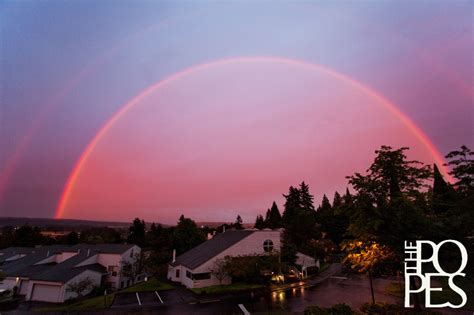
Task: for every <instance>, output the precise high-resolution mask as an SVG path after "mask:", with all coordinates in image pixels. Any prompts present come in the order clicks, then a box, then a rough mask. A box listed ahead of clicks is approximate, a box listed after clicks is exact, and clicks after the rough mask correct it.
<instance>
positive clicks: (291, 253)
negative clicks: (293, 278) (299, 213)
mask: <svg viewBox="0 0 474 315" xmlns="http://www.w3.org/2000/svg"><path fill="white" fill-rule="evenodd" d="M288 234H289V232H288V231H287V230H285V231H284V232H283V238H282V244H281V261H282V262H283V263H286V264H287V265H294V264H295V262H296V253H297V252H298V249H297V248H296V245H295V244H293V243H292V242H291V240H290V239H289V235H288Z"/></svg>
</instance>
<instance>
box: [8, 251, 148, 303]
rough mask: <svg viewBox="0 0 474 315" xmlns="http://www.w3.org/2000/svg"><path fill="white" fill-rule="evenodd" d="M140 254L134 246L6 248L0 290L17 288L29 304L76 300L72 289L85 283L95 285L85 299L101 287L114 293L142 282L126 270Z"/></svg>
mask: <svg viewBox="0 0 474 315" xmlns="http://www.w3.org/2000/svg"><path fill="white" fill-rule="evenodd" d="M140 251H141V249H140V247H138V246H136V245H133V244H99V245H88V244H79V245H75V246H63V245H52V246H43V247H37V248H30V249H27V248H7V249H4V250H1V251H0V257H4V258H5V259H3V264H2V265H0V269H1V270H2V272H3V273H4V274H5V275H6V278H5V279H4V280H3V281H2V282H0V289H10V290H13V289H14V288H15V287H16V290H17V292H18V294H20V295H24V296H25V299H26V300H32V301H45V302H53V303H62V302H64V301H66V300H68V299H70V298H75V297H76V296H77V293H76V292H73V291H71V290H69V288H70V285H71V284H73V283H77V282H79V281H81V280H84V279H89V280H90V281H91V284H92V285H91V286H90V288H88V290H87V291H85V292H81V294H82V295H84V294H87V293H89V292H90V290H92V287H94V286H100V285H102V284H105V285H107V286H108V287H109V288H110V289H112V290H114V289H117V288H123V287H126V286H129V285H131V284H133V283H135V282H136V281H137V280H139V277H137V276H138V275H132V274H130V273H126V272H124V268H126V267H129V266H131V265H132V264H134V263H135V261H136V258H137V254H138V255H139V254H140ZM15 253H16V254H15ZM2 254H3V255H2ZM1 261H2V260H1V259H0V262H1Z"/></svg>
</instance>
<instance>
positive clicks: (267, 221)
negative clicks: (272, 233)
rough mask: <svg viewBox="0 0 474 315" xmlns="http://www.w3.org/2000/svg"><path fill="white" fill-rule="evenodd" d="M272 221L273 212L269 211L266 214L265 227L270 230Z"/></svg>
mask: <svg viewBox="0 0 474 315" xmlns="http://www.w3.org/2000/svg"><path fill="white" fill-rule="evenodd" d="M270 221H271V211H270V209H267V212H266V213H265V221H264V223H265V227H266V228H269V227H270Z"/></svg>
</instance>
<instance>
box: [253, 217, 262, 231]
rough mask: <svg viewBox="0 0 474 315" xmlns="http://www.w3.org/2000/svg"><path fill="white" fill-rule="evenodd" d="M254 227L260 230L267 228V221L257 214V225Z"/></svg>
mask: <svg viewBox="0 0 474 315" xmlns="http://www.w3.org/2000/svg"><path fill="white" fill-rule="evenodd" d="M253 227H254V228H256V229H259V230H261V229H264V228H265V221H264V220H263V217H262V216H261V215H257V219H256V220H255V225H254V226H253Z"/></svg>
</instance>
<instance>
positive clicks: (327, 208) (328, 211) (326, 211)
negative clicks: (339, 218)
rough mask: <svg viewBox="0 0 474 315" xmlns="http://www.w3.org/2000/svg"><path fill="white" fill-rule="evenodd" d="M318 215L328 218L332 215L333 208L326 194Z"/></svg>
mask: <svg viewBox="0 0 474 315" xmlns="http://www.w3.org/2000/svg"><path fill="white" fill-rule="evenodd" d="M318 209H319V210H318V213H319V215H321V216H327V215H332V213H333V211H332V206H331V203H330V202H329V199H328V197H327V196H326V194H324V195H323V199H322V201H321V206H320V207H319V208H318Z"/></svg>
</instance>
